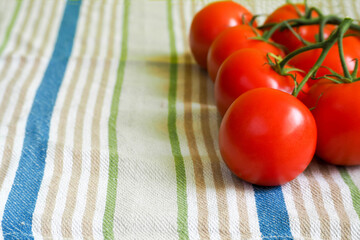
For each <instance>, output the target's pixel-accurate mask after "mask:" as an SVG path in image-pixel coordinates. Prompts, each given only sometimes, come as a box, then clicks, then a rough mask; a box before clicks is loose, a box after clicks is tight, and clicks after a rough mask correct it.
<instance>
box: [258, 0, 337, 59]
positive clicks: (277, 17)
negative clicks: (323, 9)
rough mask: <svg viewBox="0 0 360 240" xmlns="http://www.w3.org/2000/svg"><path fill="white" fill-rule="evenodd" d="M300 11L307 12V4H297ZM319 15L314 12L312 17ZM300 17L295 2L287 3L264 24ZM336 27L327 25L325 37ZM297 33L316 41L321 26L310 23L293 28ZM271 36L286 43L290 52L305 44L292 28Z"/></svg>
mask: <svg viewBox="0 0 360 240" xmlns="http://www.w3.org/2000/svg"><path fill="white" fill-rule="evenodd" d="M295 6H296V7H297V9H298V11H299V12H300V13H301V14H304V13H305V5H304V4H295ZM317 16H318V15H317V14H316V13H315V12H313V13H312V17H317ZM296 18H300V16H299V14H298V12H297V11H296V8H295V7H294V5H293V4H285V5H283V6H281V7H279V8H278V9H276V10H275V11H274V12H273V13H272V14H270V15H269V16H268V17H267V19H266V20H265V23H264V24H269V23H280V22H282V21H285V20H289V19H296ZM335 28H336V26H334V25H329V24H327V25H325V28H324V38H325V39H326V38H327V37H329V35H330V34H331V32H332V31H333V30H334V29H335ZM293 29H294V30H295V32H296V33H298V34H299V35H300V36H301V37H302V38H303V39H304V40H306V41H309V42H313V43H314V42H316V35H318V34H319V26H318V25H308V26H301V27H296V28H293ZM271 38H272V39H273V40H274V41H275V42H277V43H280V44H282V45H284V46H285V47H286V48H287V49H288V52H292V51H294V50H296V49H298V48H300V47H303V46H304V44H303V43H302V42H301V41H300V40H299V39H298V38H297V37H296V36H295V35H294V34H293V33H291V31H290V30H288V29H284V30H281V31H280V30H278V31H276V32H275V33H274V34H273V35H272V36H271Z"/></svg>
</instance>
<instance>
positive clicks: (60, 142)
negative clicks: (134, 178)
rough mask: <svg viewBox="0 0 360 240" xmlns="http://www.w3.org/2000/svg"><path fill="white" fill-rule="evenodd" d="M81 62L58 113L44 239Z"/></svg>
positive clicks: (57, 185) (61, 167)
mask: <svg viewBox="0 0 360 240" xmlns="http://www.w3.org/2000/svg"><path fill="white" fill-rule="evenodd" d="M82 62H83V61H82V58H80V59H79V60H78V62H77V65H76V68H75V72H74V74H73V75H72V79H71V81H70V85H69V88H68V91H67V92H66V97H65V101H64V106H66V107H63V108H62V109H61V113H60V121H59V125H58V130H57V133H58V136H57V140H56V145H55V159H54V160H55V161H54V173H53V175H52V177H51V182H50V186H49V192H48V194H47V196H46V203H45V208H44V213H43V215H42V218H41V232H42V235H43V236H44V237H51V219H52V216H53V213H54V208H55V202H56V196H57V194H58V191H59V184H60V179H61V176H62V173H63V161H64V144H65V138H66V125H67V120H68V115H69V110H70V104H71V101H72V98H73V96H74V90H75V87H76V83H77V79H78V78H79V75H80V68H81V66H82Z"/></svg>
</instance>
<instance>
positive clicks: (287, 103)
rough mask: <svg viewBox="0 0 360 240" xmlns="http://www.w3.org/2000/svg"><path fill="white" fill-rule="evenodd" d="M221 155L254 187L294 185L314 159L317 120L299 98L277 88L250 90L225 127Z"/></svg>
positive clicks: (221, 134) (235, 105) (226, 119)
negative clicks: (294, 180)
mask: <svg viewBox="0 0 360 240" xmlns="http://www.w3.org/2000/svg"><path fill="white" fill-rule="evenodd" d="M219 145H220V152H221V155H222V157H223V159H224V161H225V163H226V164H227V166H228V167H229V169H230V170H231V171H232V172H233V173H234V174H235V175H237V176H238V177H240V178H242V179H243V180H245V181H248V182H250V183H254V184H259V185H264V186H275V185H280V184H284V183H286V182H289V181H291V180H292V179H294V178H295V177H296V176H298V175H299V174H300V173H302V172H303V171H304V170H305V168H306V167H307V166H308V164H309V163H310V161H311V160H312V158H313V156H314V153H315V146H316V125H315V120H314V118H313V116H312V114H311V113H310V111H309V110H308V109H307V107H306V106H305V105H304V104H303V103H301V102H300V101H299V100H298V99H297V98H295V97H294V96H292V95H290V94H287V93H284V92H282V91H279V90H276V89H271V88H257V89H253V90H250V91H248V92H246V93H244V94H243V95H241V96H240V97H238V98H237V99H236V100H235V102H233V103H232V104H231V106H230V108H229V109H228V111H227V112H226V114H225V116H224V118H223V120H222V122H221V126H220V131H219Z"/></svg>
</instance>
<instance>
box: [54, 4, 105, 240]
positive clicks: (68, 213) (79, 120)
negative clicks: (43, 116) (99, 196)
mask: <svg viewBox="0 0 360 240" xmlns="http://www.w3.org/2000/svg"><path fill="white" fill-rule="evenodd" d="M94 2H95V1H91V5H93V4H94ZM102 6H103V4H102ZM92 10H93V9H92V7H91V10H89V14H91V12H92ZM103 16H104V8H103V7H102V9H101V16H100V20H99V21H98V25H97V28H96V29H97V32H96V39H95V40H96V42H98V41H99V38H100V37H101V35H102V20H103ZM99 46H100V44H95V51H94V53H93V56H92V58H91V61H90V67H89V71H88V73H87V77H86V83H85V85H84V89H83V92H82V94H81V99H80V104H79V106H78V112H77V113H76V120H75V121H76V123H75V131H74V149H76V151H74V155H73V167H72V171H71V179H70V183H69V191H68V196H67V199H66V205H65V211H64V215H63V217H62V225H61V226H62V233H63V237H64V238H72V232H71V228H72V227H71V226H72V221H71V219H72V218H73V215H74V212H75V206H76V199H77V192H78V188H79V183H80V176H81V169H82V161H83V154H82V148H83V139H82V138H83V131H84V129H83V125H84V118H85V110H84V109H86V107H87V103H88V100H89V94H90V89H91V85H92V83H93V82H94V78H95V69H96V63H97V61H96V59H97V56H98V55H99ZM93 156H94V155H93V153H91V157H93ZM90 181H91V179H90ZM92 190H93V189H92ZM95 201H96V199H95ZM87 225H88V224H87V223H85V222H83V230H84V228H85V230H86V231H87V233H84V236H86V237H90V238H91V235H92V231H91V228H90V229H89V228H88V227H89V226H87ZM87 234H89V236H88V235H87Z"/></svg>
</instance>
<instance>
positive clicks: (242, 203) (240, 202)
mask: <svg viewBox="0 0 360 240" xmlns="http://www.w3.org/2000/svg"><path fill="white" fill-rule="evenodd" d="M231 176H232V179H233V182H234V185H235V191H236V202H237V208H238V211H239V220H240V223H239V230H240V234H241V236H242V237H243V238H244V239H251V238H252V234H251V230H250V225H249V215H248V211H247V209H246V199H245V189H244V182H243V181H240V179H239V178H238V177H236V176H235V175H234V174H231Z"/></svg>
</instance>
